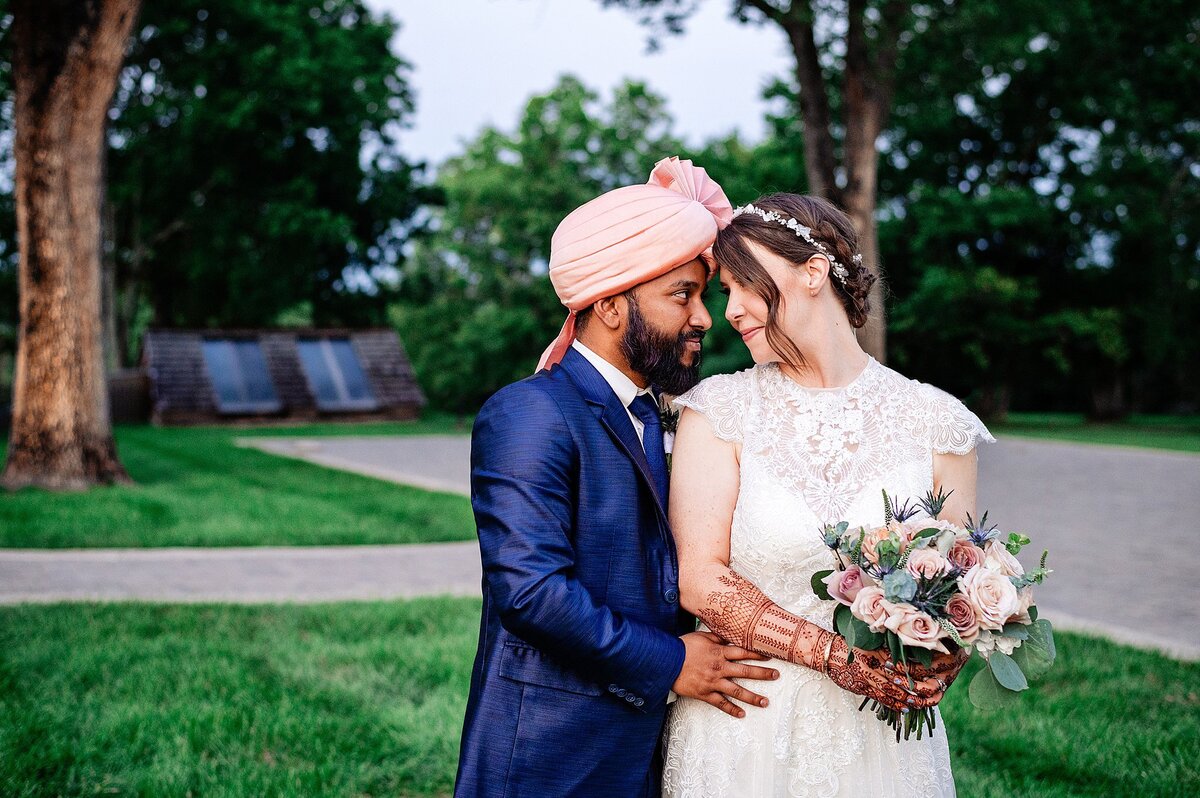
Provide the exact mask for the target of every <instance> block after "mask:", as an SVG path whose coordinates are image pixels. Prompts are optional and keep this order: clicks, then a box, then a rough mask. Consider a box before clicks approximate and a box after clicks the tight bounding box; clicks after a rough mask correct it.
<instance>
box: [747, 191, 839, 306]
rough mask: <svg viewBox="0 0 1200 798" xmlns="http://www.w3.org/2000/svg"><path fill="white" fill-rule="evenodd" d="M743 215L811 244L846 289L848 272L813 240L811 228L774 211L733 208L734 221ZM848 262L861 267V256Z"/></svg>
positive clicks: (752, 207) (748, 207) (749, 207)
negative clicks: (779, 226)
mask: <svg viewBox="0 0 1200 798" xmlns="http://www.w3.org/2000/svg"><path fill="white" fill-rule="evenodd" d="M743 213H752V214H754V215H755V216H758V217H760V218H761V219H762V220H763V221H765V222H776V223H777V224H781V225H783V226H784V227H786V228H787V229H789V230H791V231H792V232H794V233H795V234H796V237H797V238H803V239H804V240H805V241H807V242H808V243H809V244H811V245H812V246H813V248H815V249H816V250H817V251H818V252H820V253H821V254H822V255H824V256H825V258H826V260H828V261H829V270H830V271H831V272H833V273H834V275H835V276H836V277H837V278H838V281H839V282H841V284H842V287H843V288H844V287H846V278H847V277H848V276H849V275H850V272H849V270H848V269H846V267H845V266H843V265H842V264H840V263H838V262H837V259H836V258H834V257H833V255H830V254H829V250H828V249H826V248H825V245H824V244H822V243H821V242H820V241H818V240H817V239H815V238H813V235H812V228H811V227H806V226H805V225H802V224H800V222H798V221H796V220H795V219H792V218H784V217H783V216H780V215H779V214H778V213H776V212H775V211H768V210H765V209H763V208H756V207H754V206H753V205H743V206H741V207H740V208H734V209H733V218H735V219H736V218H737V217H739V216H741V215H742V214H743ZM850 260H852V261H853V262H854V265H855V266H858V265H861V264H862V255H861V254H860V253H855V255H854V257H853V258H851V259H850Z"/></svg>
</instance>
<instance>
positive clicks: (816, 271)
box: [800, 255, 829, 296]
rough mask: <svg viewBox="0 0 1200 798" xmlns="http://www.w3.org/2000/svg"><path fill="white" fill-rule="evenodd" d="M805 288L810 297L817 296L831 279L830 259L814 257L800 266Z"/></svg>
mask: <svg viewBox="0 0 1200 798" xmlns="http://www.w3.org/2000/svg"><path fill="white" fill-rule="evenodd" d="M800 269H801V278H802V279H803V280H804V283H803V284H804V288H805V290H806V291H808V293H809V296H816V295H817V293H818V292H820V290H821V286H822V285H823V284H824V282H825V281H826V280H827V279H829V258H827V257H825V256H824V255H813V256H812V257H811V258H809V259H808V260H806V261H804V263H803V264H802V265H801V266H800Z"/></svg>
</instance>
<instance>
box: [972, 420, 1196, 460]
mask: <svg viewBox="0 0 1200 798" xmlns="http://www.w3.org/2000/svg"><path fill="white" fill-rule="evenodd" d="M991 430H992V432H993V433H995V434H997V435H1011V436H1015V437H1022V438H1049V439H1052V440H1060V441H1075V442H1078V443H1103V444H1108V445H1111V446H1140V447H1142V448H1148V449H1169V450H1171V451H1178V452H1200V415H1195V416H1133V417H1131V418H1129V419H1127V420H1125V421H1117V422H1112V423H1096V422H1089V421H1087V420H1086V419H1085V418H1084V417H1083V416H1081V415H1073V414H1070V413H1010V414H1009V416H1008V420H1007V421H1006V422H1004V423H1003V424H996V425H994V426H992V427H991Z"/></svg>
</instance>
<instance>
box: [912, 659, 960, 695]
mask: <svg viewBox="0 0 1200 798" xmlns="http://www.w3.org/2000/svg"><path fill="white" fill-rule="evenodd" d="M970 658H971V652H970V650H968V649H962V648H960V649H958V650H957V651H955V652H954V653H953V654H940V653H935V654H934V655H933V665H932V666H931V667H929V668H926V667H925V666H924V665H922V664H920V663H918V662H910V663H908V669H907V671H906V672H907V673H908V674H909V675H910V676H912V677H913V679H914V680H920V681H929V680H933V681H935V682H940V683H941V684H944V685H945V687H942V692H943V693H945V692H946V691H947V690H949V689H950V685H952V684H954V680H955V679H957V678H958V674H960V673H962V669H963V666H964V665H966V664H967V660H969V659H970Z"/></svg>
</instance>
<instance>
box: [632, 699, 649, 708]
mask: <svg viewBox="0 0 1200 798" xmlns="http://www.w3.org/2000/svg"><path fill="white" fill-rule="evenodd" d="M644 703H646V699H644V698H639V699H638V700H637V701H634V702H633V705H634V706H635V707H640V706H641V705H642V704H644Z"/></svg>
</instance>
